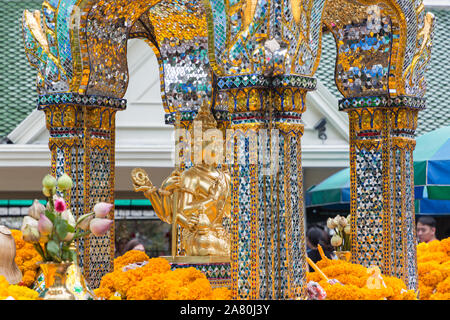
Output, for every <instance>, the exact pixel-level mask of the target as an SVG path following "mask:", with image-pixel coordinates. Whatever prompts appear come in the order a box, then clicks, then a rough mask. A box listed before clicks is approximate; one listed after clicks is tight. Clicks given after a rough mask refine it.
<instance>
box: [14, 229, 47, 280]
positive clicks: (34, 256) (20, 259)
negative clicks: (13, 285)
mask: <svg viewBox="0 0 450 320" xmlns="http://www.w3.org/2000/svg"><path fill="white" fill-rule="evenodd" d="M11 233H12V236H13V237H14V241H15V242H16V258H15V262H16V264H17V266H18V267H19V269H20V271H21V272H22V281H21V282H20V285H23V286H26V287H31V285H32V284H33V283H34V281H35V280H36V276H37V273H38V271H39V270H38V269H39V265H38V263H39V262H40V261H42V258H41V256H40V255H39V253H38V252H37V251H36V249H35V248H34V246H33V245H32V244H31V243H29V242H25V241H24V240H23V239H22V232H21V231H20V230H15V229H11Z"/></svg>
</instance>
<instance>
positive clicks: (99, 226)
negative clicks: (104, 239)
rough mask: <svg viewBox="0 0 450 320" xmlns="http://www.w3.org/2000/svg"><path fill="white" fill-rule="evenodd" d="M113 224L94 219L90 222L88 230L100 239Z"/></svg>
mask: <svg viewBox="0 0 450 320" xmlns="http://www.w3.org/2000/svg"><path fill="white" fill-rule="evenodd" d="M113 222H114V221H113V220H110V219H101V218H94V219H92V220H91V223H90V224H89V229H90V230H91V232H92V234H93V235H95V236H97V237H101V236H104V235H105V234H106V233H107V232H108V230H109V228H111V226H112V224H113Z"/></svg>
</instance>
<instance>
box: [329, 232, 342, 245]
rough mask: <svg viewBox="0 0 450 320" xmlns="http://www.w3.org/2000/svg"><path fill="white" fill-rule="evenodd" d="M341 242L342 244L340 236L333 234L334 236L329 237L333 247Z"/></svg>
mask: <svg viewBox="0 0 450 320" xmlns="http://www.w3.org/2000/svg"><path fill="white" fill-rule="evenodd" d="M341 244H342V238H341V237H340V236H338V235H337V234H335V235H334V236H332V237H331V245H332V246H333V247H339V246H340V245H341Z"/></svg>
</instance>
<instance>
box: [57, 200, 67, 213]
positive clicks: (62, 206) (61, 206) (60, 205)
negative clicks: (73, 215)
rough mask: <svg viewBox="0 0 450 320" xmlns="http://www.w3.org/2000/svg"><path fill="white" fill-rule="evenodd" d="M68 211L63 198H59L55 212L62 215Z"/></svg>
mask: <svg viewBox="0 0 450 320" xmlns="http://www.w3.org/2000/svg"><path fill="white" fill-rule="evenodd" d="M66 209H67V205H66V202H65V201H64V199H63V198H57V199H56V200H55V211H56V212H59V213H62V212H64V211H65V210H66Z"/></svg>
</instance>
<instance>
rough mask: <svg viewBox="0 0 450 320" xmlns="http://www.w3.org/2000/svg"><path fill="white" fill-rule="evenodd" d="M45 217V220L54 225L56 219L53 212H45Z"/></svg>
mask: <svg viewBox="0 0 450 320" xmlns="http://www.w3.org/2000/svg"><path fill="white" fill-rule="evenodd" d="M45 215H46V216H47V218H49V219H50V221H51V222H52V223H53V224H55V219H56V215H55V213H54V212H52V211H50V210H45Z"/></svg>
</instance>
